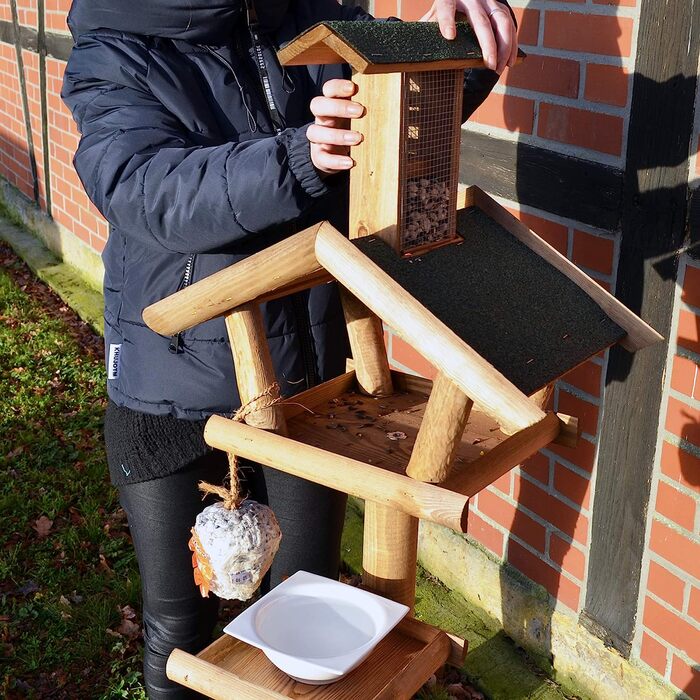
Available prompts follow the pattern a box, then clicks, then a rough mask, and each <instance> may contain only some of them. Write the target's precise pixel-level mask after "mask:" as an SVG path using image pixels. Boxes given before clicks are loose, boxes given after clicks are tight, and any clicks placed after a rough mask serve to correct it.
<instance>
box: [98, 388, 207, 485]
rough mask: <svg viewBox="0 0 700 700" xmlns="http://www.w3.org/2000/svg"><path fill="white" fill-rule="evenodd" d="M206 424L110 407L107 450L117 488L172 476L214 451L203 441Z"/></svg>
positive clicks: (110, 471)
mask: <svg viewBox="0 0 700 700" xmlns="http://www.w3.org/2000/svg"><path fill="white" fill-rule="evenodd" d="M205 423H206V421H204V420H198V421H190V420H183V419H181V418H175V417H173V416H170V415H167V416H155V415H151V414H149V413H141V412H140V411H134V410H132V409H130V408H124V407H121V406H117V404H115V403H114V402H113V401H111V400H110V401H109V402H108V404H107V411H106V413H105V429H104V432H105V447H106V449H107V463H108V465H109V474H110V477H111V480H112V483H113V484H114V485H115V486H117V487H118V486H122V485H124V484H133V483H137V482H140V481H149V480H150V479H157V478H158V477H161V476H167V475H168V474H172V473H173V472H176V471H178V470H180V469H182V468H183V467H185V466H187V465H188V464H189V463H190V462H193V461H194V460H195V459H198V458H199V457H202V456H203V455H204V454H206V453H207V452H208V451H210V450H211V448H210V447H209V446H208V445H207V444H206V443H205V442H204V425H205Z"/></svg>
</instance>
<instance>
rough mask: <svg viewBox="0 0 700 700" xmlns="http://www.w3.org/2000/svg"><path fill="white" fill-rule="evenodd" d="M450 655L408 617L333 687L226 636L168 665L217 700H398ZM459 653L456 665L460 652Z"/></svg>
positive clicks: (446, 642) (437, 637)
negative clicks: (299, 677) (303, 679)
mask: <svg viewBox="0 0 700 700" xmlns="http://www.w3.org/2000/svg"><path fill="white" fill-rule="evenodd" d="M451 653H452V642H451V639H450V637H449V636H448V635H447V634H445V633H444V632H441V631H439V630H437V629H435V628H434V627H432V626H430V625H426V624H425V623H422V622H420V621H418V620H415V619H413V618H406V619H404V620H403V621H402V622H401V623H399V625H398V626H397V627H395V628H394V629H393V630H392V631H391V632H390V633H389V635H388V636H386V637H385V638H384V639H383V640H382V641H381V642H380V643H379V645H378V646H377V647H376V649H374V651H373V652H372V654H371V655H370V656H369V657H368V658H367V659H365V661H364V662H363V663H362V664H361V665H360V666H358V667H357V668H356V669H355V670H354V671H351V672H350V673H349V674H348V675H347V676H345V677H344V678H342V679H341V680H339V681H336V682H335V683H333V684H332V685H324V686H318V685H307V684H305V683H300V682H298V681H295V680H293V679H292V678H290V677H289V676H287V675H286V674H284V673H282V671H280V670H278V669H277V668H276V667H275V666H273V665H272V663H271V662H270V661H268V659H267V657H266V656H265V655H264V654H263V652H262V651H260V650H259V649H256V648H254V647H251V646H249V645H248V644H245V643H244V642H241V641H239V640H237V639H234V638H233V637H229V636H228V635H224V636H223V637H221V638H219V639H218V640H216V641H215V642H214V643H213V644H211V645H210V646H208V647H207V648H206V649H204V650H203V651H202V652H201V653H200V654H198V655H197V656H192V655H190V654H186V653H185V652H181V651H178V650H176V651H174V652H173V654H172V655H171V657H170V659H169V660H168V675H169V676H170V678H172V679H173V680H176V681H179V682H180V683H182V684H183V685H186V686H188V687H189V688H192V689H193V690H197V691H199V692H200V693H204V694H205V695H207V696H209V697H211V698H217V699H219V700H231V698H245V699H246V700H263V699H265V700H270V699H272V700H282V698H284V699H285V700H287V699H288V698H296V699H297V700H300V699H302V698H303V700H358V699H359V698H362V700H396V699H397V698H410V697H411V696H412V695H413V694H414V693H416V692H417V691H418V690H419V689H420V687H421V686H422V685H423V684H424V683H425V680H426V678H429V677H430V676H431V675H432V674H433V673H434V672H435V670H436V669H437V668H439V667H440V666H441V665H442V664H444V663H445V660H446V659H447V658H449V655H450V654H451ZM455 653H456V654H457V655H458V656H457V658H456V659H455V663H458V662H459V658H461V656H459V654H460V652H459V651H458V652H455Z"/></svg>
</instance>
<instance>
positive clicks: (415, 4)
mask: <svg viewBox="0 0 700 700" xmlns="http://www.w3.org/2000/svg"><path fill="white" fill-rule="evenodd" d="M432 4H433V3H432V0H409V1H408V2H406V0H404V1H403V2H402V3H401V19H404V20H407V21H409V22H415V21H417V20H419V19H420V18H421V17H422V16H423V15H424V14H425V13H426V12H427V11H428V10H429V9H430V7H431V5H432Z"/></svg>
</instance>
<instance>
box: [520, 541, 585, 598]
mask: <svg viewBox="0 0 700 700" xmlns="http://www.w3.org/2000/svg"><path fill="white" fill-rule="evenodd" d="M508 562H509V563H510V564H512V565H513V566H514V567H515V568H516V569H518V570H519V571H521V572H522V573H523V574H525V576H527V577H528V578H530V579H532V580H533V581H535V582H536V583H539V584H540V585H541V586H544V587H545V588H546V589H547V590H548V591H549V593H550V594H551V595H552V596H554V597H555V598H557V600H560V601H561V602H562V603H564V605H566V606H567V607H569V608H571V609H572V610H574V611H578V605H579V598H580V595H581V590H580V588H579V587H578V586H577V585H576V584H575V583H573V582H572V581H569V579H567V578H566V577H565V576H562V574H560V573H559V572H558V571H557V570H556V569H553V568H552V567H551V566H549V564H547V563H546V562H544V561H542V559H540V558H538V557H536V556H535V555H534V554H532V553H531V552H529V551H528V550H526V549H525V548H524V547H522V546H521V545H519V544H518V543H517V542H515V541H514V540H509V541H508Z"/></svg>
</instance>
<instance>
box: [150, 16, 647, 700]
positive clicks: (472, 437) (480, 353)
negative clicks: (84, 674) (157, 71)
mask: <svg viewBox="0 0 700 700" xmlns="http://www.w3.org/2000/svg"><path fill="white" fill-rule="evenodd" d="M458 26H459V28H458V38H457V40H455V41H453V42H447V41H445V40H443V39H442V38H441V37H440V35H439V33H438V29H437V27H436V26H435V25H433V24H430V23H364V22H361V23H360V22H358V23H355V22H352V23H343V22H329V23H325V24H321V25H317V26H316V27H313V28H312V29H310V30H308V31H307V32H305V33H304V34H302V35H301V36H300V37H298V38H297V39H295V40H294V41H293V42H291V43H290V44H289V45H288V46H286V47H285V48H284V49H283V50H282V51H281V52H280V60H281V62H282V63H283V64H285V65H297V64H303V63H313V64H319V63H341V62H347V63H350V64H351V65H352V67H353V68H354V70H355V74H354V77H353V80H354V81H355V82H356V83H357V84H358V85H359V91H358V94H357V100H358V101H359V102H361V103H362V104H363V105H365V107H366V115H365V116H364V117H363V118H361V119H359V120H357V122H356V123H357V125H358V126H357V127H356V128H359V130H360V131H361V132H362V133H363V135H364V141H363V142H362V143H361V144H360V145H358V146H356V147H354V148H353V151H352V156H353V157H354V159H355V161H356V167H355V168H354V169H353V170H352V173H351V214H350V231H349V234H350V240H348V238H347V237H346V236H345V235H343V234H342V233H341V232H339V231H337V230H336V229H335V228H333V226H331V225H330V224H329V223H327V222H322V223H320V224H317V225H315V226H313V227H311V228H309V229H307V230H305V231H302V232H301V233H298V234H296V235H294V236H292V237H291V238H289V239H287V240H284V241H282V242H280V243H278V244H276V245H274V246H272V247H270V248H268V249H266V250H264V251H262V252H260V253H257V254H255V255H253V256H251V257H249V258H247V259H246V260H243V261H241V262H239V263H237V264H235V265H233V266H231V267H230V268H227V269H225V270H222V271H221V272H218V273H216V274H214V275H212V276H211V277H209V278H207V279H205V280H202V281H200V282H198V283H196V284H193V285H191V286H190V287H188V288H186V289H184V290H182V291H180V292H178V293H177V294H174V295H173V296H171V297H168V298H167V299H164V300H162V301H161V302H158V303H157V304H154V305H153V306H151V307H149V308H147V309H146V310H145V311H144V315H143V316H144V320H145V321H146V323H147V324H148V325H149V327H150V328H152V329H153V330H155V331H156V332H158V333H160V334H162V335H164V336H167V337H169V336H171V335H173V334H175V333H179V332H181V331H184V330H186V329H187V328H191V327H192V326H195V325H197V324H199V323H202V322H204V321H207V320H209V319H211V318H214V317H216V316H221V315H223V316H225V318H226V325H227V329H228V333H229V337H230V340H231V345H232V351H233V359H234V365H235V370H236V377H237V382H238V388H239V393H240V397H241V401H243V402H247V401H250V400H251V399H253V398H255V397H256V396H258V395H259V394H260V393H261V392H262V391H264V389H265V388H266V387H268V386H269V385H270V384H272V383H273V382H274V381H275V377H274V373H273V367H272V361H271V358H270V353H269V349H268V345H267V340H266V338H265V331H264V328H263V324H262V319H261V315H260V310H259V305H260V303H261V302H264V301H268V300H270V299H274V298H278V297H281V296H285V295H287V294H291V293H294V292H298V291H301V290H304V289H308V288H310V287H312V286H315V285H317V284H321V283H325V282H330V281H337V282H338V283H339V284H340V285H341V293H342V301H343V308H344V313H345V318H346V321H347V328H348V333H349V336H350V343H351V348H352V356H353V360H352V363H351V366H350V367H349V371H348V372H347V373H346V374H344V375H342V376H340V377H337V378H336V379H333V380H331V381H329V382H326V383H324V384H321V385H320V386H316V387H313V388H311V389H309V390H307V391H305V392H304V393H302V394H300V395H297V396H295V397H293V399H290V400H288V401H283V402H281V403H279V404H276V405H274V406H272V407H270V406H269V405H267V406H265V407H264V408H263V409H261V410H260V411H257V412H255V413H253V414H252V415H250V417H249V418H248V419H247V420H246V424H243V423H239V422H234V421H231V420H229V419H227V418H224V417H221V416H213V417H212V418H211V419H210V420H209V422H208V423H207V427H206V432H205V439H206V441H207V442H208V444H209V445H211V446H212V447H216V448H219V449H221V450H225V451H227V452H230V453H233V454H236V455H238V456H240V457H242V458H245V459H249V460H253V461H256V462H260V463H262V464H265V465H268V466H269V467H273V468H276V469H280V470H282V471H285V472H287V473H289V474H294V475H296V476H299V477H302V478H304V479H308V480H310V481H314V482H316V483H319V484H323V485H325V486H329V487H332V488H334V489H337V490H340V491H344V492H346V493H348V494H352V495H354V496H357V497H360V498H363V499H365V501H366V505H365V524H364V551H363V569H364V574H363V584H364V585H365V586H366V587H368V588H369V589H371V590H373V591H374V592H378V593H380V594H381V595H384V596H386V597H388V598H391V599H393V600H396V601H398V602H401V603H405V604H407V605H408V606H410V607H412V606H413V604H414V597H415V575H416V549H417V533H418V521H419V519H425V520H429V521H432V522H435V523H439V524H442V525H444V526H446V527H449V528H452V529H453V530H456V531H458V532H465V531H466V529H467V515H468V506H469V500H470V498H471V497H472V496H474V495H475V494H477V493H478V492H479V491H480V490H482V489H483V488H484V487H486V486H488V485H489V484H490V483H492V482H493V481H495V480H496V479H498V478H499V477H500V476H502V475H503V474H505V473H506V472H507V471H508V470H510V469H512V468H513V467H515V466H517V465H518V464H520V463H521V462H522V461H523V460H525V459H526V458H527V457H529V456H531V455H532V454H534V453H535V452H537V450H539V449H540V448H542V447H544V446H546V445H548V444H549V443H552V442H556V443H559V444H564V445H574V444H575V442H576V440H577V434H578V431H577V421H576V419H575V418H572V417H568V416H559V415H556V414H554V413H551V412H547V411H546V410H545V408H546V406H545V405H544V402H543V400H542V392H543V390H545V389H546V387H548V386H549V385H551V383H552V382H554V381H555V380H556V379H557V378H559V377H561V376H562V375H564V374H565V373H567V372H568V371H570V370H571V369H573V368H574V367H576V366H578V365H579V364H581V363H582V362H584V361H586V360H587V359H588V358H589V357H591V356H593V355H595V354H597V353H599V352H600V351H601V350H603V349H605V348H607V347H609V346H610V345H612V344H614V343H616V342H620V343H621V344H622V345H623V346H624V347H625V348H627V349H628V350H630V351H636V350H638V349H641V348H643V347H645V346H647V345H650V344H652V343H655V342H657V341H658V340H660V339H661V336H660V335H659V334H658V333H656V331H654V330H653V329H652V328H650V327H649V326H648V325H647V324H646V323H644V322H643V321H642V320H640V319H639V318H638V317H637V316H635V315H634V314H633V313H632V312H631V311H629V310H628V309H627V308H625V307H624V306H623V305H622V304H620V303H619V302H618V301H617V300H616V299H615V298H614V297H613V296H612V295H610V294H609V293H608V292H606V291H605V290H604V289H603V288H602V287H600V286H599V285H598V284H596V283H595V282H594V281H593V280H591V279H590V278H589V277H588V276H587V275H586V274H585V273H584V272H582V271H581V270H579V269H578V268H577V267H576V266H575V265H573V264H572V263H571V262H570V261H569V260H567V259H566V258H565V257H564V256H562V255H561V254H560V253H559V252H557V251H556V250H555V249H554V248H552V247H551V246H550V245H548V244H547V243H546V242H545V241H543V240H542V239H541V238H540V237H539V236H537V234H535V233H533V232H532V231H530V230H529V229H528V228H527V227H526V226H524V225H523V224H522V223H521V222H520V221H518V220H517V219H515V218H514V217H513V216H511V215H510V214H509V213H508V212H507V211H506V210H505V209H503V208H502V207H501V206H499V205H498V204H497V203H496V202H495V201H494V200H493V199H491V198H490V197H489V196H488V195H486V194H485V193H484V192H482V191H481V190H479V189H478V188H476V187H469V188H467V189H465V190H458V187H457V170H458V152H459V121H460V110H461V84H462V83H461V81H462V71H463V69H464V68H465V67H468V66H474V65H476V66H480V65H483V63H482V59H481V53H480V50H479V48H478V44H477V42H476V40H475V38H474V36H473V34H472V32H471V30H470V28H469V27H468V26H466V25H458ZM435 210H437V212H436V211H435ZM424 215H425V216H424ZM383 323H385V324H387V325H388V326H389V327H391V328H392V329H393V331H394V332H395V334H396V335H397V336H399V337H400V338H401V339H403V341H405V342H406V343H408V344H409V345H411V346H412V347H413V348H414V349H415V350H416V351H418V352H419V353H421V354H422V355H423V356H424V357H425V358H426V359H427V360H428V361H429V362H430V363H431V364H432V365H433V366H434V367H435V368H436V370H437V376H436V378H435V381H434V382H430V381H428V380H425V379H420V378H417V377H414V376H411V375H407V374H404V373H401V372H396V371H391V370H390V368H389V362H388V359H387V353H386V349H385V345H384V338H383ZM341 427H342V429H339V428H341ZM392 438H393V439H392ZM396 438H400V439H396ZM465 652H466V645H465V644H464V643H463V642H462V641H461V640H456V639H455V638H453V637H450V636H448V635H447V634H446V633H444V632H442V631H441V630H438V629H436V628H434V627H432V626H430V625H426V624H424V623H421V622H418V621H417V620H415V619H413V618H410V619H406V620H404V622H403V623H401V624H400V625H399V627H397V628H396V629H395V630H394V631H393V632H392V633H391V634H390V635H389V636H388V637H386V638H385V640H384V641H383V642H382V643H381V645H380V646H379V647H378V648H377V649H376V650H375V652H374V653H373V654H372V655H370V657H369V658H368V659H367V660H366V661H365V662H364V663H363V664H361V665H360V666H359V667H358V668H357V669H356V670H355V671H353V672H351V673H350V674H349V675H348V676H346V677H345V678H343V679H342V680H340V681H338V682H336V683H334V684H332V685H329V686H319V687H311V686H305V685H302V684H299V683H297V682H295V681H293V680H291V679H290V678H288V677H287V676H285V675H284V674H283V673H282V672H281V671H278V670H277V669H276V668H275V667H274V666H272V664H271V663H270V662H269V661H267V659H266V658H265V656H264V655H263V654H262V652H260V651H258V650H257V649H254V648H252V647H250V646H248V645H246V644H245V643H243V642H240V641H237V640H234V639H232V638H230V637H226V636H224V637H222V638H221V639H219V640H218V641H216V642H214V643H213V644H212V645H211V646H209V647H208V648H207V649H205V650H204V651H202V652H201V653H200V654H198V655H197V656H193V655H190V654H186V653H185V652H182V651H179V650H175V651H174V652H173V654H172V655H171V657H170V661H169V663H168V674H169V676H170V677H171V678H173V679H175V680H177V681H179V682H180V683H182V684H184V685H186V686H188V687H190V688H193V689H195V690H198V691H199V692H202V693H205V694H207V695H209V696H210V697H214V698H231V697H246V698H297V697H300V696H302V695H303V696H304V697H308V698H315V699H319V700H321V699H324V698H329V699H330V698H334V699H338V700H340V699H345V698H347V699H348V700H350V699H352V700H356V699H357V698H363V699H366V700H370V699H372V698H387V699H388V698H392V699H397V698H399V699H400V698H409V697H411V696H412V694H413V693H415V692H416V691H417V690H418V689H419V688H420V686H421V685H422V684H423V683H424V682H425V681H426V680H427V679H428V678H429V676H430V675H431V674H432V673H433V672H434V671H435V670H436V669H437V668H438V667H440V666H441V665H442V664H444V663H445V662H448V661H450V662H453V663H456V664H461V662H462V660H463V656H464V653H465Z"/></svg>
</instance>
